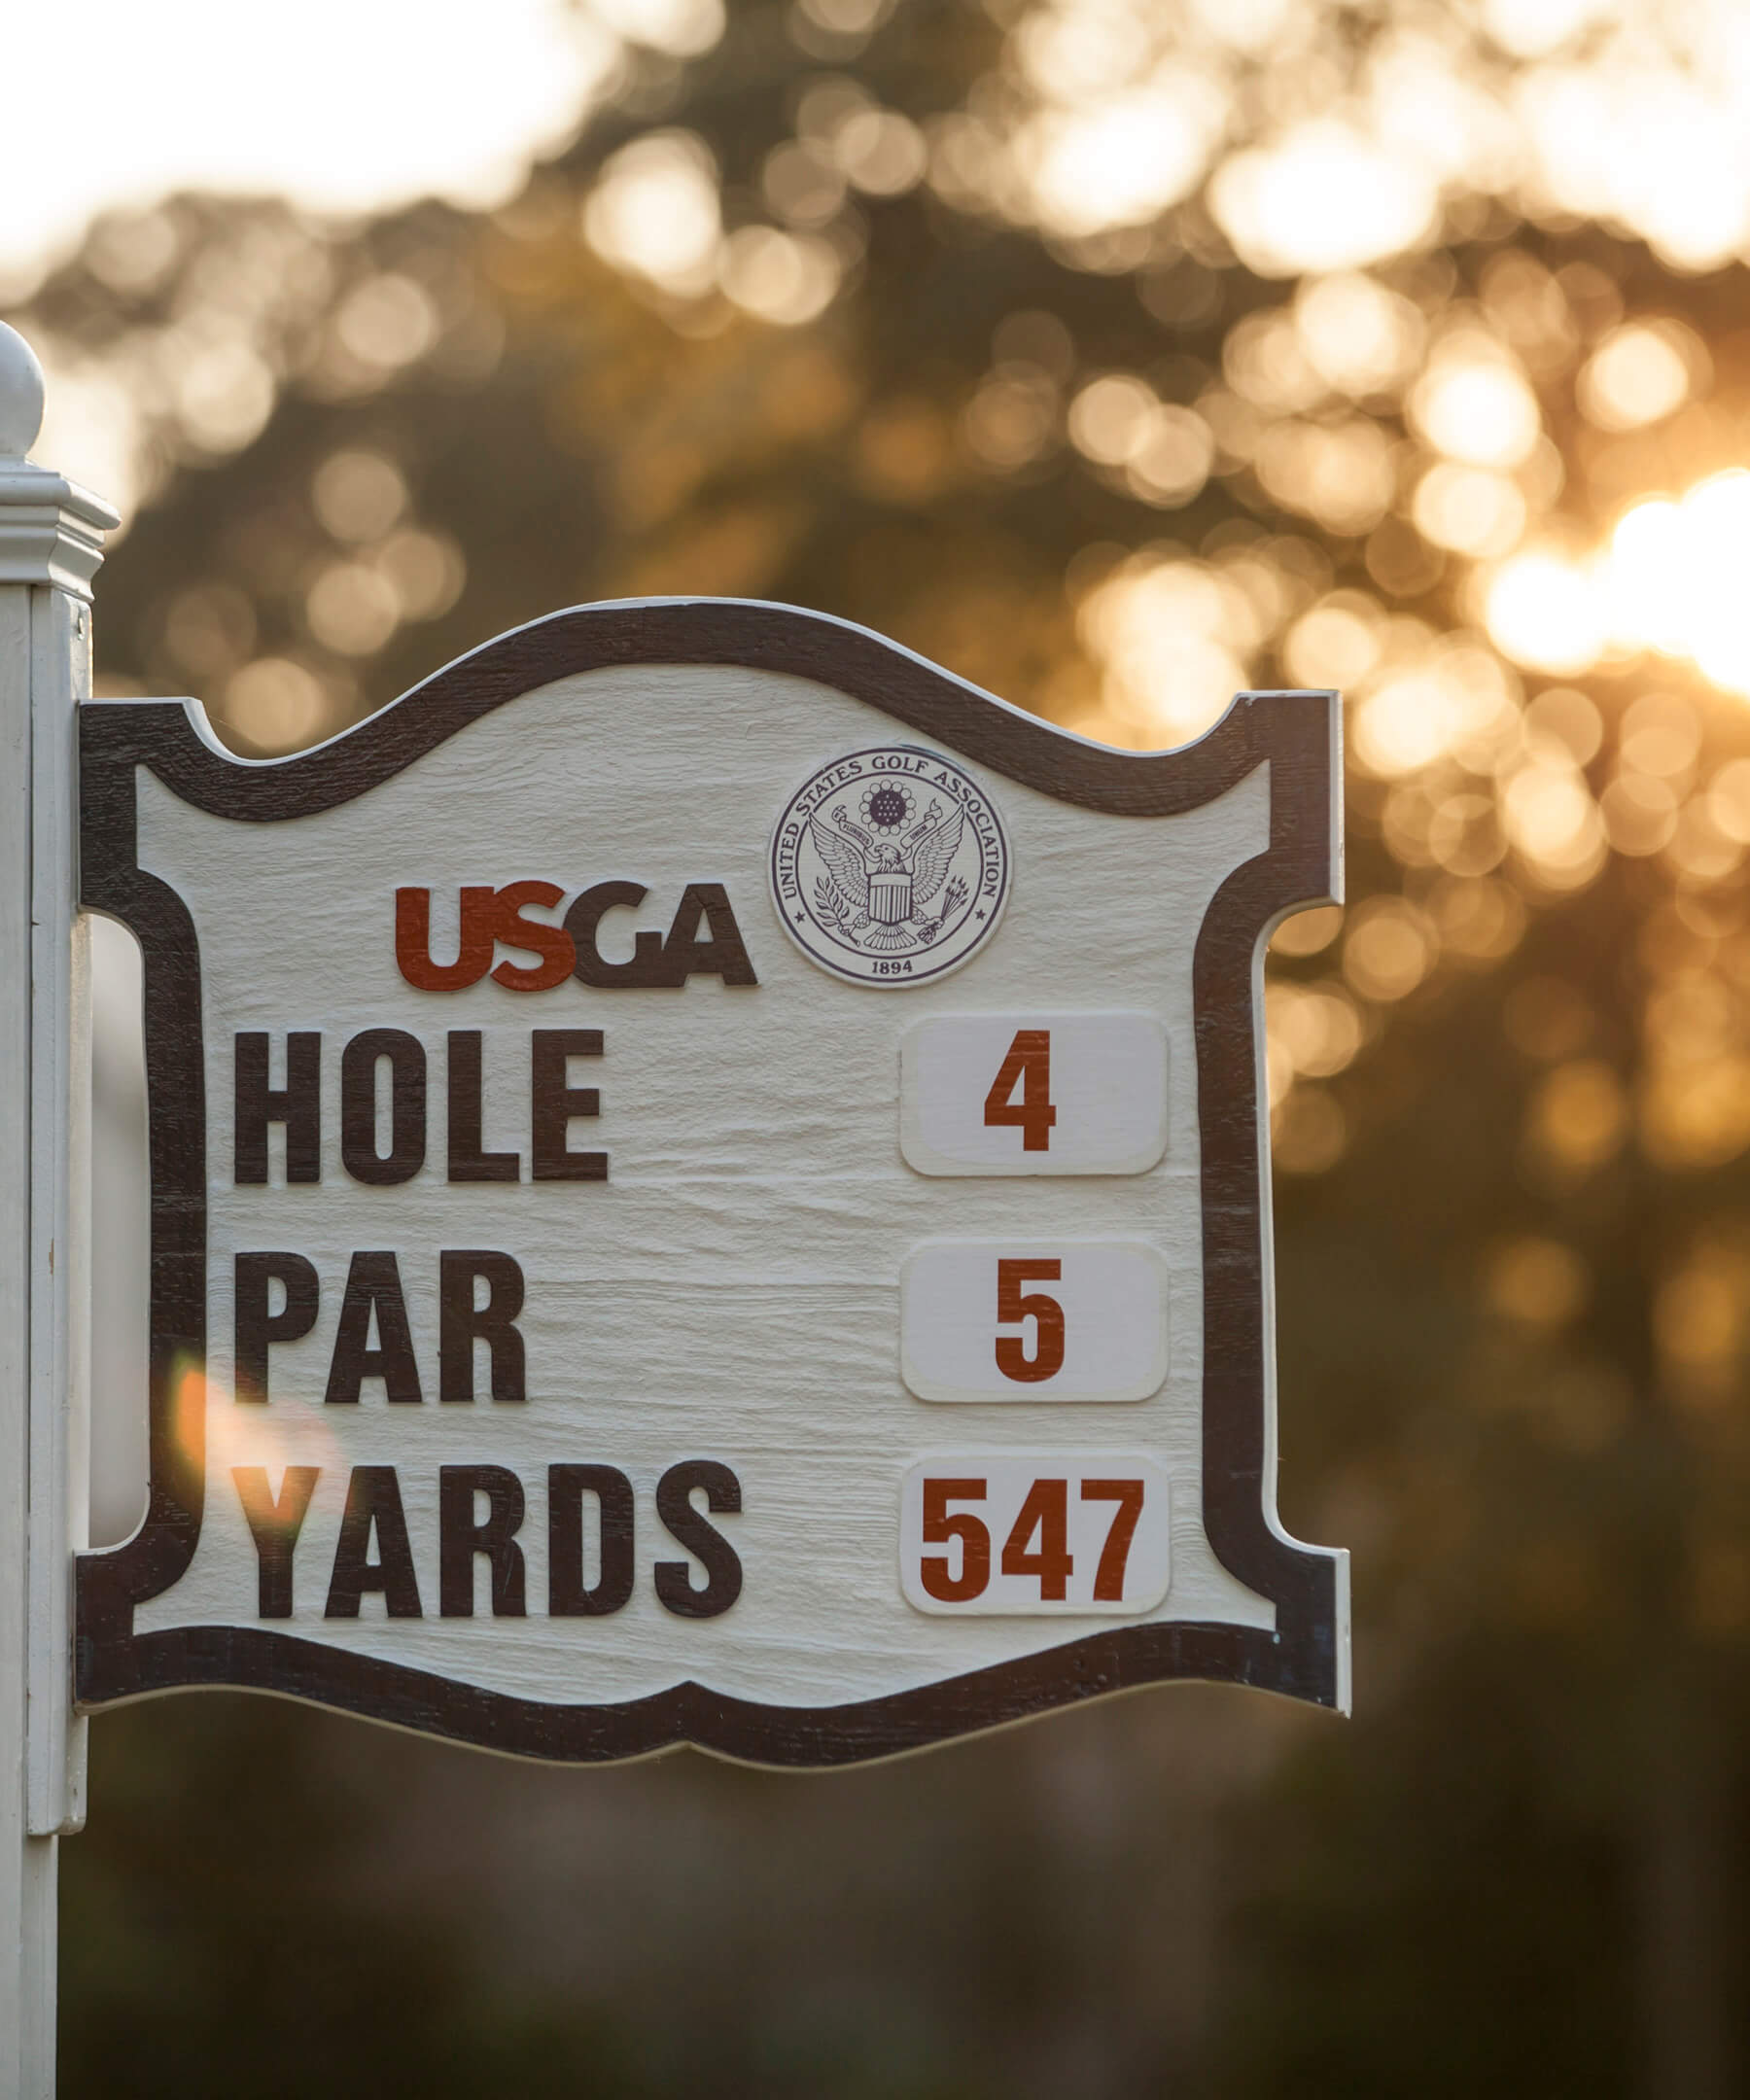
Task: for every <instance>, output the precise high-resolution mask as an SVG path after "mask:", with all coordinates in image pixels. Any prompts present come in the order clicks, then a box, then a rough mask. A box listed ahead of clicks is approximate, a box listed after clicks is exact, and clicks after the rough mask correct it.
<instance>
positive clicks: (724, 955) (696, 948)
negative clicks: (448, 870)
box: [395, 882, 759, 992]
mask: <svg viewBox="0 0 1750 2100" xmlns="http://www.w3.org/2000/svg"><path fill="white" fill-rule="evenodd" d="M646 894H647V892H646V890H645V886H644V884H643V883H635V882H602V883H596V884H595V885H593V887H591V888H590V889H588V890H583V891H580V892H578V895H577V896H576V897H574V898H573V900H572V904H571V908H570V910H568V911H567V913H566V915H565V918H564V920H563V921H562V922H561V923H560V924H559V925H558V926H554V925H552V924H551V923H550V922H549V921H547V920H544V919H531V918H529V917H528V916H527V913H528V910H529V909H530V907H535V908H537V909H539V910H542V911H551V910H552V909H553V908H554V906H555V905H557V904H558V903H559V902H560V900H561V899H562V898H563V897H564V895H565V892H564V891H563V890H562V889H561V888H560V887H559V885H558V884H557V883H550V882H513V883H507V884H506V885H505V886H504V888H503V889H500V890H494V889H492V888H490V887H486V886H466V887H464V888H463V890H462V891H461V893H460V897H459V900H458V912H457V919H458V923H459V927H460V931H459V934H458V938H457V943H456V959H455V961H454V962H434V961H433V959H432V892H431V891H430V890H429V889H426V890H416V889H411V888H409V889H405V890H398V891H397V892H395V962H396V967H397V968H398V969H399V970H400V971H401V973H402V975H403V977H404V978H405V979H406V981H407V982H408V984H410V985H412V986H413V987H414V988H415V989H416V990H418V991H420V992H461V991H464V990H466V988H467V987H468V986H469V985H473V984H478V983H479V981H480V979H481V978H482V977H484V976H485V975H486V974H487V972H488V971H490V972H491V975H492V981H493V982H494V984H501V985H504V986H505V987H506V989H507V990H508V991H511V992H549V991H551V990H552V988H553V987H554V986H555V985H561V984H563V983H564V982H565V980H566V979H567V978H568V977H576V978H577V979H578V982H579V983H581V984H586V985H600V986H603V987H605V988H608V989H610V990H612V989H618V988H622V987H633V986H647V987H648V986H660V987H669V988H672V987H676V986H680V985H683V984H685V982H686V980H687V979H688V978H689V977H720V978H721V979H722V981H723V983H724V984H726V985H752V984H757V983H758V982H759V979H758V978H757V977H756V976H755V975H754V974H753V964H752V962H751V961H750V960H749V956H748V950H747V944H746V943H745V942H744V941H743V939H742V936H741V927H739V926H737V924H736V922H735V912H734V909H733V908H732V906H731V905H730V902H729V892H728V891H727V890H725V889H724V888H723V886H722V884H721V883H714V882H698V883H688V884H687V886H686V888H685V889H684V890H683V891H682V892H681V901H680V903H679V904H677V905H676V907H675V916H674V918H673V919H672V920H671V922H670V924H669V929H668V931H667V933H658V932H656V931H655V930H654V929H653V928H646V929H644V930H642V931H640V932H639V933H638V934H637V935H636V936H635V938H634V940H633V943H632V953H631V954H630V955H629V956H628V957H626V958H625V960H624V961H623V962H610V961H609V960H608V959H607V958H606V957H604V956H603V954H602V952H601V950H600V948H599V947H598V946H597V945H596V938H597V933H598V931H599V929H600V927H601V924H602V920H603V918H604V917H605V916H606V915H607V914H608V913H609V912H611V911H620V910H626V911H632V910H635V909H636V908H637V907H638V906H639V905H640V904H642V903H643V902H644V900H645V896H646ZM622 939H623V936H622ZM501 947H503V948H508V949H511V950H513V951H515V952H516V953H518V954H520V955H522V956H529V957H533V958H534V959H535V960H534V961H533V962H512V961H511V960H509V959H508V958H506V959H505V960H504V961H502V962H499V961H495V958H496V957H497V955H498V951H499V949H500V948H501Z"/></svg>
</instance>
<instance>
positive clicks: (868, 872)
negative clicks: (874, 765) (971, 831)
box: [809, 781, 966, 950]
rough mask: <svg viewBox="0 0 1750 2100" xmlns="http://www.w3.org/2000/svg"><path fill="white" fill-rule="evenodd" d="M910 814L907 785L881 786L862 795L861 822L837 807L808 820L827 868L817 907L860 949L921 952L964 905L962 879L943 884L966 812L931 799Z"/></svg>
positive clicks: (911, 798)
mask: <svg viewBox="0 0 1750 2100" xmlns="http://www.w3.org/2000/svg"><path fill="white" fill-rule="evenodd" d="M915 811H916V800H915V797H914V796H913V794H912V790H911V788H910V787H906V786H905V785H903V784H902V783H900V782H898V781H883V782H881V783H880V784H879V785H878V786H876V787H871V788H869V789H867V790H866V791H865V793H864V795H863V797H862V803H861V806H860V809H859V812H858V814H859V815H860V816H861V817H862V818H863V819H864V822H862V823H858V822H856V820H855V819H854V818H853V817H852V816H851V815H850V813H849V812H848V811H847V810H846V809H845V808H843V806H840V807H839V808H836V809H834V810H833V812H832V814H831V816H830V817H829V818H822V817H821V816H820V815H819V814H818V813H817V814H815V815H813V816H811V817H810V819H809V829H810V832H811V834H812V836H813V839H814V846H815V851H816V852H817V853H818V854H819V855H820V857H821V859H822V863H823V864H824V866H825V869H826V873H825V875H824V876H823V877H822V878H821V880H820V881H819V882H818V883H817V884H816V886H815V908H816V910H817V911H818V912H819V913H820V914H821V916H822V918H823V919H826V920H828V921H829V922H830V923H832V924H834V925H836V926H837V927H838V928H839V929H840V931H841V932H843V933H845V934H847V935H849V936H851V937H853V938H854V939H855V940H856V941H857V944H858V945H859V946H860V947H863V948H873V949H885V950H899V949H907V948H927V947H928V945H929V943H930V942H931V941H933V940H934V939H935V937H936V935H937V934H938V933H939V932H940V931H941V929H942V926H943V923H944V921H946V920H949V919H952V918H953V917H954V915H955V913H956V912H957V911H958V910H959V909H960V907H961V906H962V904H963V903H964V902H965V900H966V886H965V883H964V882H963V881H962V879H961V877H959V876H958V875H957V876H956V877H955V878H954V879H953V881H952V882H950V881H949V880H948V870H949V868H950V866H951V865H952V864H953V861H954V856H955V854H956V853H957V852H958V851H959V849H960V842H961V832H962V829H963V828H964V826H965V822H966V817H965V812H964V810H962V809H961V808H960V807H959V806H958V805H955V804H950V805H948V806H947V807H944V806H943V804H942V802H941V801H940V799H939V798H938V797H936V796H934V795H932V796H931V797H930V799H929V804H928V807H927V809H926V810H925V811H924V814H923V815H922V816H921V817H918V818H917V819H916V821H915V822H913V821H912V820H913V817H914V814H915ZM944 885H946V887H945V888H944ZM938 894H939V895H940V903H939V905H937V906H936V908H935V909H934V910H933V911H932V910H931V909H930V906H931V905H932V904H935V903H936V899H937V896H938Z"/></svg>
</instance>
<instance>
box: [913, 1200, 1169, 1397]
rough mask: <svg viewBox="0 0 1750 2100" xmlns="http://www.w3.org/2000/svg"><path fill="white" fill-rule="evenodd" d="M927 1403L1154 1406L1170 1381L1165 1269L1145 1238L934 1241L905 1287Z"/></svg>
mask: <svg viewBox="0 0 1750 2100" xmlns="http://www.w3.org/2000/svg"><path fill="white" fill-rule="evenodd" d="M899 1348H900V1367H901V1370H902V1372H903V1375H904V1378H905V1382H906V1384H907V1385H908V1386H909V1387H910V1388H911V1390H912V1391H913V1392H915V1393H916V1394H917V1396H918V1398H919V1399H920V1400H1146V1399H1147V1398H1148V1396H1149V1394H1150V1393H1153V1392H1158V1391H1159V1390H1160V1386H1161V1382H1162V1380H1164V1379H1165V1378H1166V1376H1167V1264H1166V1262H1165V1261H1164V1260H1163V1259H1162V1257H1161V1256H1160V1254H1159V1253H1158V1252H1157V1251H1156V1250H1155V1249H1154V1248H1153V1247H1151V1246H1149V1245H1148V1244H1147V1242H1144V1241H1140V1240H1083V1241H1075V1240H1033V1239H1022V1240H937V1241H931V1242H927V1243H926V1244H925V1245H923V1246H921V1247H919V1248H918V1249H917V1250H916V1251H915V1252H914V1253H913V1254H912V1255H911V1256H910V1257H909V1258H908V1259H907V1261H906V1264H905V1269H904V1272H903V1274H902V1276H901V1277H900V1282H899Z"/></svg>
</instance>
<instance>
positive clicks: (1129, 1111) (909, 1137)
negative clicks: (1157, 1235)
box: [899, 1013, 1167, 1174]
mask: <svg viewBox="0 0 1750 2100" xmlns="http://www.w3.org/2000/svg"><path fill="white" fill-rule="evenodd" d="M899 1070H900V1078H899V1141H900V1147H901V1149H902V1150H903V1152H904V1154H905V1157H906V1160H907V1162H908V1164H909V1165H911V1166H913V1167H915V1168H916V1169H917V1170H918V1172H920V1173H927V1174H1135V1173H1146V1172H1147V1171H1148V1169H1149V1168H1151V1167H1153V1166H1155V1165H1156V1164H1157V1163H1158V1162H1159V1160H1160V1158H1161V1156H1162V1154H1163V1153H1164V1152H1165V1151H1166V1149H1167V1031H1166V1029H1165V1028H1164V1027H1163V1026H1162V1024H1161V1023H1160V1021H1158V1020H1157V1019H1156V1018H1155V1016H1154V1015H1153V1014H1146V1013H1056V1014H1054V1013H1031V1014H1027V1013H984V1014H933V1015H931V1016H930V1017H929V1019H927V1020H926V1021H920V1022H918V1023H917V1024H916V1025H915V1026H914V1027H912V1028H909V1029H907V1030H906V1032H905V1033H904V1035H903V1036H902V1037H901V1039H900V1049H899Z"/></svg>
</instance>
